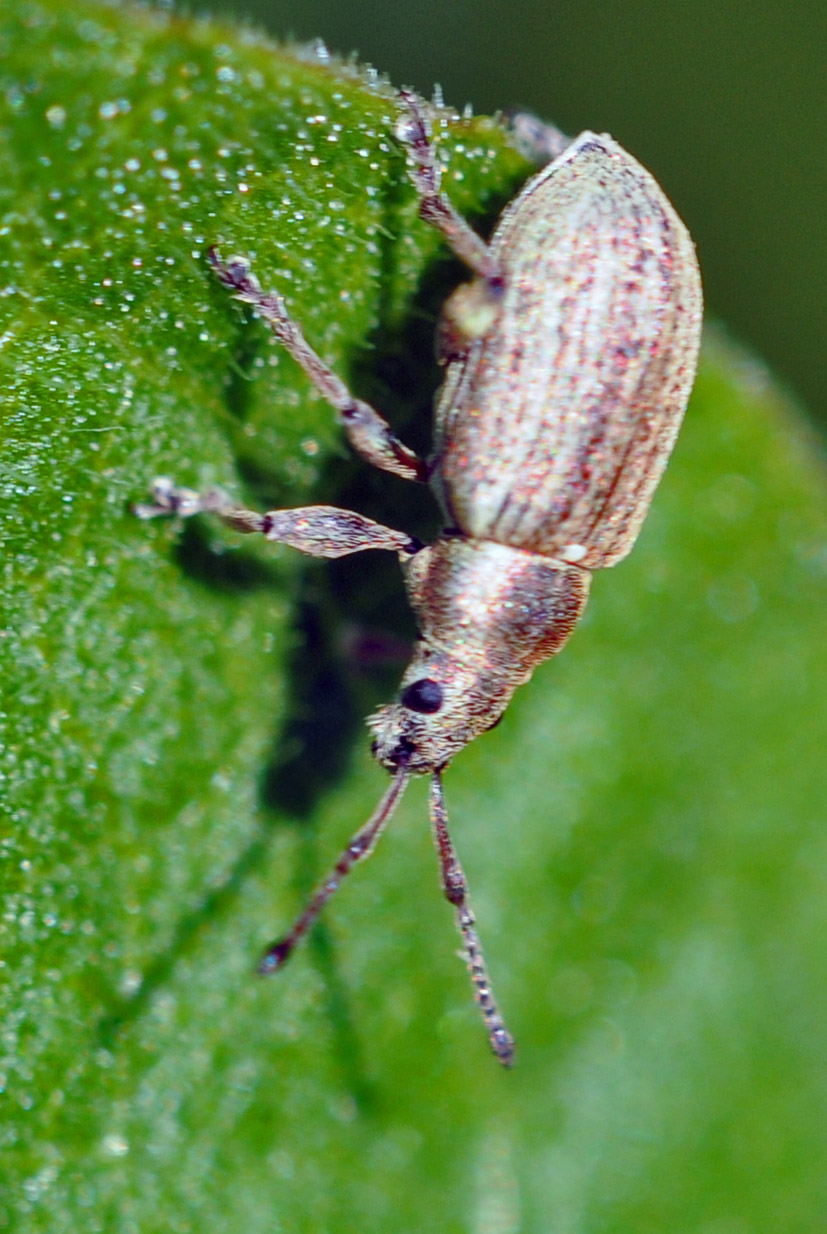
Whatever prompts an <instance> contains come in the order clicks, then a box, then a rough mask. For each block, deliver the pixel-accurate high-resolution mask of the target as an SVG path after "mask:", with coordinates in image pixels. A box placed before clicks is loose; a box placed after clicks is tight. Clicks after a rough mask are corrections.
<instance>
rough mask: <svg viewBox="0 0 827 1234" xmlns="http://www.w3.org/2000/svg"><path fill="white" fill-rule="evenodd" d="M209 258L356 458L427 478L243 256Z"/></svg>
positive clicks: (415, 477)
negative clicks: (301, 375) (312, 391)
mask: <svg viewBox="0 0 827 1234" xmlns="http://www.w3.org/2000/svg"><path fill="white" fill-rule="evenodd" d="M209 259H210V262H211V264H212V267H213V270H214V271H215V273H216V276H217V278H218V280H219V282H220V283H221V284H222V285H223V286H224V287H226V288H227V290H228V291H231V292H232V293H233V295H234V296H235V298H236V300H241V301H243V303H244V304H249V305H251V306H252V308H254V309H255V310H256V312H257V313H258V314H259V315H260V316H261V317H263V318H264V319H265V321H268V322H269V323H270V325H271V327H272V330H273V333H274V334H275V336H276V338H277V339H278V340H279V342H280V343H281V344H282V346H283V347H285V349H286V350H287V351H288V352H289V353H290V355H291V356H292V357H293V359H294V360H295V361H296V362H297V363H298V364H300V365H301V366H302V368H303V369H304V371H305V372H306V373H307V375H308V377H309V378H310V380H311V381H312V382H313V385H314V386H315V387H316V389H317V390H318V391H319V393H320V394H321V395H323V397H324V398H326V399H327V401H328V403H330V405H331V407H333V408H334V410H335V411H337V412H338V415H339V422H340V423H341V425H342V427H343V428H344V430H345V432H346V433H347V436H348V440H349V441H350V444H351V445H352V446H353V448H354V450H356V451H357V453H358V454H361V455H362V457H363V458H364V459H366V460H367V461H368V462H369V463H372V464H373V466H374V467H380V468H381V469H382V470H383V471H390V472H392V473H393V474H394V475H396V476H401V477H402V478H403V479H404V480H421V481H427V479H428V464H427V463H426V462H425V460H424V459H421V458H419V456H418V455H416V454H415V453H414V452H413V450H409V449H408V447H407V446H404V445H403V444H402V442H401V441H400V440H399V438H398V437H397V436H396V435H395V434H394V433H393V432H392V430H391V427H390V425H389V424H388V422H387V420H385V419H384V417H383V416H380V414H379V412H378V411H376V410H375V408H373V407H371V406H370V404H369V403H363V402H362V400H361V399H358V398H355V397H354V396H353V395H352V394H351V392H350V390H348V388H347V386H346V385H345V383H344V382H343V381H342V380H341V378H340V377H337V376H336V374H335V373H334V372H333V370H332V369H330V368H328V366H327V365H326V364H325V362H324V360H323V359H322V358H321V356H320V355H319V354H318V353H317V352H315V351H314V350H313V348H312V347H311V346H310V344H309V343H308V341H307V339H306V338H305V337H304V335H303V334H302V332H301V330H300V328H299V327H298V326H297V325H296V323H295V322H294V321H293V319H292V318H291V317H290V316H289V314H288V312H287V309H286V307H285V304H284V300H283V299H282V297H281V296H280V295H279V294H278V292H276V291H273V292H269V293H267V292H264V291H262V288H261V284H260V283H259V281H258V279H257V278H256V277H255V275H254V274H253V273H252V271H251V270H250V263H249V262H248V261H246V260H245V259H244V258H243V257H231V258H230V259H229V261H223V260H222V259H221V256H220V254H219V252H218V250H217V249H214V248H212V249H210V252H209Z"/></svg>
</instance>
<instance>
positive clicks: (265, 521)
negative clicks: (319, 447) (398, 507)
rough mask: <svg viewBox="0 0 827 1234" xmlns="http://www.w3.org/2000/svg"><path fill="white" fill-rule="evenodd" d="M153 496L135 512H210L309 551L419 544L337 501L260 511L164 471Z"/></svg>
mask: <svg viewBox="0 0 827 1234" xmlns="http://www.w3.org/2000/svg"><path fill="white" fill-rule="evenodd" d="M152 497H153V502H152V504H151V505H143V504H141V505H136V506H134V507H133V512H134V513H135V514H137V516H138V518H143V519H148V518H158V517H159V516H161V515H165V514H177V515H178V516H179V517H180V518H189V517H190V516H191V515H193V514H202V513H203V514H214V515H216V517H217V518H219V519H221V521H222V523H226V524H227V526H228V527H232V528H233V529H234V530H235V531H242V532H248V533H254V532H258V533H259V534H261V535H263V536H264V537H265V538H266V539H268V540H274V541H276V542H277V543H279V544H289V545H290V546H291V547H292V548H297V549H298V550H299V552H300V553H307V554H308V555H309V556H310V557H345V556H347V555H348V554H349V553H359V552H361V551H363V550H365V549H369V548H379V549H389V550H391V551H392V552H395V553H398V554H399V556H400V557H401V558H402V559H403V560H404V559H405V558H407V557H411V556H413V554H414V553H418V552H419V550H420V549H421V548H422V543H421V542H420V541H419V540H417V539H416V538H415V537H414V536H409V535H406V534H405V532H403V531H394V530H393V529H392V528H391V527H383V526H382V524H381V523H374V522H373V520H372V519H369V518H365V516H364V515H363V514H356V513H355V511H353V510H340V509H338V507H336V506H302V507H300V508H299V509H296V510H269V511H267V512H266V513H264V514H260V513H259V512H258V511H256V510H245V509H243V508H242V507H241V506H236V505H234V504H233V502H232V501H231V500H230V498H229V497H228V496H227V494H226V493H222V492H221V491H220V490H219V489H212V490H210V491H209V492H206V493H203V494H202V493H197V492H195V490H194V489H191V488H177V487H176V486H175V485H174V484H173V483H172V481H171V480H169V479H167V478H166V476H161V477H160V478H159V479H157V480H156V481H155V483H154V484H153V485H152Z"/></svg>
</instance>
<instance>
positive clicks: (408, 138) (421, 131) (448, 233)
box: [396, 90, 499, 283]
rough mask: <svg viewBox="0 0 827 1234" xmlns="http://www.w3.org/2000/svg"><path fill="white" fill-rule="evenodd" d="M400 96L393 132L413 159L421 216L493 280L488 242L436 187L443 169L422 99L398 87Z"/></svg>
mask: <svg viewBox="0 0 827 1234" xmlns="http://www.w3.org/2000/svg"><path fill="white" fill-rule="evenodd" d="M399 97H400V99H401V101H402V103H403V104H404V107H405V111H404V112H403V114H402V116H401V117H400V119H399V121H398V122H397V126H396V136H397V139H398V141H400V142H401V143H402V145H403V146H405V147H406V149H407V151H408V153H409V154H410V157H411V160H412V163H413V166H412V168H411V170H410V177H411V181H412V182H413V186H414V188H415V189H416V191H417V193H418V194H419V213H420V216H421V217H422V218H423V219H424V220H425V221H426V222H427V223H431V224H432V225H433V226H434V227H436V228H437V230H438V231H441V232H442V234H443V236H445V239H446V240H447V241H448V243H449V244H450V246H451V248H452V249H453V250H454V252H455V253H456V255H457V257H459V259H460V260H461V261H464V262H465V264H466V266H468V268H469V269H471V270H473V271H474V273H475V274H477V275H479V277H480V278H482V279H485V281H486V282H487V283H492V282H496V281H497V279H498V278H499V270H498V269H497V264H496V262H495V261H494V259H493V257H492V255H491V250H490V249H489V247H488V245H487V244H486V243H485V241H484V240H483V239H482V237H480V236H478V235H477V233H476V232H475V231H474V229H473V228H472V227H471V226H470V225H469V223H467V222H466V220H465V219H464V218H463V217H462V215H461V214H459V213H458V211H456V210H455V209H454V207H453V206H452V205H451V203H450V201H449V200H448V198H447V197H446V196H445V194H444V193H441V192H440V191H439V188H440V181H441V179H442V172H441V169H440V166H439V162H438V160H437V157H436V154H435V153H434V148H433V146H432V145H431V141H430V131H429V126H428V122H427V120H426V119H425V113H424V111H423V110H422V100H421V99H420V98H419V97H418V96H417V95H416V94H414V92H413V91H412V90H400V92H399Z"/></svg>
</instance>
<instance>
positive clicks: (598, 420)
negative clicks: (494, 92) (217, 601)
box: [136, 92, 702, 1066]
mask: <svg viewBox="0 0 827 1234" xmlns="http://www.w3.org/2000/svg"><path fill="white" fill-rule="evenodd" d="M401 104H402V114H401V118H400V121H399V124H398V126H397V136H398V138H399V140H400V141H401V142H402V144H403V145H404V146H405V148H406V150H407V152H408V161H409V174H410V177H411V180H412V181H413V184H414V186H415V188H416V190H417V193H418V195H419V198H420V214H421V216H422V217H423V218H424V219H426V220H427V221H428V222H430V223H432V224H433V225H434V226H436V227H437V228H438V229H439V230H440V231H441V232H442V233H443V235H444V236H445V238H446V239H447V240H448V242H449V243H450V245H451V247H452V248H453V250H454V251H455V253H457V254H458V255H459V256H460V257H461V258H462V259H463V261H464V262H465V263H466V265H468V266H469V267H470V268H471V270H472V271H473V273H474V276H475V277H474V279H473V280H472V281H471V282H470V283H466V284H464V285H463V286H462V287H460V288H459V289H458V291H457V292H455V293H454V294H453V295H452V296H451V297H450V299H449V301H448V303H447V305H446V306H445V311H444V314H443V322H442V325H441V329H440V334H439V346H440V352H441V358H442V360H443V361H444V363H445V364H446V366H447V367H446V372H445V381H444V385H443V387H442V391H441V393H440V395H439V399H438V403H437V409H436V433H435V449H434V452H433V456H432V457H431V458H430V459H429V460H427V461H426V460H423V459H420V458H418V457H417V456H416V455H415V454H413V453H412V452H411V451H410V450H409V449H407V447H405V446H404V445H403V444H402V443H401V442H400V441H399V440H398V439H397V438H396V437H395V436H394V434H393V433H392V432H391V429H390V427H389V425H388V424H387V422H386V421H385V420H384V419H383V418H382V417H381V416H380V415H379V413H378V412H377V411H375V410H374V409H373V408H372V407H370V406H368V405H367V404H366V403H362V402H360V401H359V400H358V399H356V398H354V397H353V395H352V394H351V393H350V392H349V391H348V389H347V388H346V386H345V385H344V384H343V382H342V381H340V380H339V378H338V377H337V376H336V375H335V374H334V373H333V372H331V370H330V369H329V368H328V367H327V366H326V365H325V364H324V362H323V361H322V360H321V359H320V357H319V356H318V355H317V354H316V353H315V352H314V351H313V350H312V349H311V347H310V346H309V344H308V343H307V342H306V340H305V338H304V336H303V334H302V332H301V330H300V329H299V327H298V326H297V325H296V324H295V323H294V322H293V321H292V320H291V319H290V317H289V316H288V314H287V311H286V309H285V306H284V302H283V300H282V299H281V297H280V296H279V295H278V294H277V293H270V294H265V293H264V292H262V290H261V287H260V285H259V283H258V281H257V280H256V279H255V277H254V276H253V275H252V273H251V272H250V269H249V266H248V264H247V263H246V262H245V261H243V260H242V259H240V258H230V260H229V261H226V262H224V261H222V259H221V258H220V257H219V255H218V254H217V253H216V252H213V253H212V254H211V260H212V264H213V268H214V270H215V273H216V275H217V277H218V278H219V280H220V281H221V282H222V283H223V284H224V286H225V287H227V288H228V289H229V290H230V291H232V292H233V294H234V295H235V297H236V298H237V299H239V300H243V301H244V302H246V303H247V304H250V305H252V306H253V307H254V308H255V309H256V310H257V311H258V313H259V314H260V315H261V316H262V317H264V318H266V319H267V321H269V323H270V325H271V326H272V329H273V332H274V333H275V335H276V338H277V339H279V341H280V342H281V343H282V345H283V346H284V347H285V348H286V349H287V351H288V352H289V353H290V354H291V355H292V356H293V358H294V359H295V360H296V361H298V363H299V364H300V365H301V366H302V367H303V368H304V369H305V370H306V372H307V374H308V375H309V377H310V379H311V381H312V382H313V384H314V385H315V386H316V387H317V388H318V389H319V390H320V391H321V393H322V394H324V396H325V397H326V398H327V400H328V401H329V402H330V403H331V404H332V406H333V407H334V408H335V410H336V412H337V413H338V416H339V419H340V421H341V423H342V425H343V427H344V429H345V431H346V433H347V435H348V438H349V440H350V443H351V445H352V446H353V447H354V448H355V449H356V450H357V451H358V452H359V453H360V454H361V455H362V456H363V457H364V458H365V459H366V460H367V461H368V462H370V463H372V464H374V466H377V467H381V468H383V469H384V470H386V471H391V472H394V473H395V474H396V475H399V476H403V477H406V478H408V479H413V480H419V481H426V482H429V483H430V484H431V486H432V488H433V491H434V493H435V494H436V497H437V499H438V501H439V503H440V506H441V508H442V511H443V513H444V518H445V530H444V532H443V534H442V535H441V536H440V537H439V539H438V540H437V541H436V543H435V544H433V545H431V546H429V547H423V546H422V545H420V544H419V543H418V542H417V541H415V540H413V539H412V538H411V537H410V536H408V535H406V534H405V533H403V532H400V531H394V530H392V529H391V528H389V527H383V526H381V525H380V524H378V523H374V522H372V521H371V520H369V519H366V518H364V517H362V516H361V515H359V514H355V513H353V512H351V511H347V510H339V509H335V508H333V507H330V506H308V507H305V508H303V509H298V510H274V511H270V512H269V513H266V514H259V513H256V512H254V511H251V510H244V509H241V508H238V507H236V506H234V505H233V504H232V503H231V502H230V501H229V500H228V499H227V498H226V497H225V496H224V495H223V494H221V493H217V492H211V493H206V494H204V495H201V496H199V495H198V494H197V493H194V492H192V491H191V490H189V489H182V488H176V487H175V486H174V485H173V484H172V483H171V482H170V481H168V480H165V479H161V480H157V481H156V482H155V485H154V487H153V496H154V502H153V504H152V505H143V506H139V507H137V508H136V509H137V513H138V514H139V515H140V516H141V517H144V518H151V517H154V516H155V515H159V514H169V513H175V514H178V515H190V514H195V513H197V512H199V511H206V512H209V513H212V514H215V515H217V516H218V517H219V518H220V519H222V520H223V521H224V522H225V523H227V524H229V525H230V526H232V527H234V528H236V529H237V530H239V531H244V532H260V533H262V534H263V535H265V536H266V537H267V538H268V539H270V540H277V541H280V542H282V543H285V544H291V545H293V546H294V547H295V548H298V549H299V550H300V551H302V552H304V553H309V554H312V555H314V556H318V557H339V556H342V555H344V554H347V553H354V552H359V551H361V550H362V549H371V548H376V549H390V550H393V551H394V552H396V553H398V555H399V557H400V559H401V562H402V566H403V570H404V572H405V582H406V587H407V590H408V595H409V598H410V601H411V604H412V606H413V608H414V610H415V612H416V616H417V618H418V623H419V628H420V631H421V634H420V637H419V640H418V643H417V645H416V648H415V651H414V655H413V659H412V661H411V664H410V665H409V667H408V669H407V670H406V672H405V674H404V676H403V678H402V682H401V685H400V690H399V696H398V698H397V700H396V701H395V702H393V703H390V704H388V705H387V706H385V707H382V708H380V709H379V711H378V712H377V713H376V714H375V715H374V716H371V718H370V719H369V721H368V724H369V726H370V729H371V730H372V733H373V752H374V754H375V756H376V758H377V759H378V760H379V762H380V763H382V765H383V766H384V767H386V768H387V769H388V771H389V772H390V773H391V776H392V780H391V784H390V786H389V788H388V789H387V791H386V793H385V795H384V797H383V798H382V800H381V801H380V803H379V805H378V806H377V808H376V811H375V812H374V814H373V815H372V817H371V818H370V819H369V820H368V822H367V823H366V824H365V825H364V826H363V827H362V828H361V829H360V830H359V831H358V832H357V833H356V835H355V836H354V837H353V839H352V840H351V842H350V844H349V845H348V847H347V848H346V849H345V851H344V852H343V853H342V855H341V857H340V858H339V860H338V862H337V863H336V865H335V867H334V868H333V870H332V871H331V873H330V875H329V876H328V878H327V879H326V880H325V881H324V882H323V883H322V884H321V886H320V887H319V888H318V889H317V891H316V892H315V894H314V895H313V897H312V898H311V900H310V901H309V903H308V905H307V907H306V908H305V910H304V912H303V913H302V914H301V916H300V917H299V918H298V919H297V920H296V922H295V923H294V925H293V927H292V929H291V930H290V932H289V933H288V934H287V935H286V936H285V937H284V939H283V940H282V941H280V942H279V943H277V944H275V945H274V946H273V947H271V948H270V949H269V950H268V951H267V952H266V953H265V955H264V958H263V959H262V961H261V964H260V970H259V971H261V972H262V973H269V972H274V971H275V970H276V969H278V968H280V967H281V965H282V964H283V963H284V961H285V960H286V959H287V957H288V956H289V955H290V953H291V952H292V950H293V948H294V947H295V945H296V943H297V942H298V941H299V939H300V938H301V937H302V936H303V935H304V934H305V933H306V932H307V930H308V929H309V927H310V926H311V925H312V923H313V922H314V920H315V919H316V917H317V915H318V913H319V912H320V910H321V908H322V907H323V906H324V904H325V903H326V902H327V900H328V899H329V898H330V896H331V895H332V894H333V892H334V891H335V890H336V889H337V888H338V886H339V884H340V882H341V880H342V878H343V876H344V875H345V874H347V873H348V872H349V870H350V869H351V868H352V867H353V865H354V864H355V863H356V862H358V861H360V860H362V858H364V857H366V856H368V855H369V853H370V852H371V851H372V849H373V847H374V845H375V843H376V841H377V839H378V838H379V835H380V833H381V831H382V829H383V828H384V826H385V824H386V822H387V821H388V819H389V818H390V816H391V814H392V813H393V810H394V809H395V807H396V805H397V803H398V801H399V799H400V797H401V796H402V793H403V791H404V789H405V786H406V784H407V782H408V780H409V778H410V776H411V775H412V774H428V775H430V776H431V822H432V826H433V831H434V839H435V843H436V847H437V852H438V855H439V861H440V869H441V875H442V885H443V890H444V892H445V895H446V896H447V898H448V899H449V901H450V902H451V903H452V904H453V905H454V906H455V909H456V916H457V924H458V927H459V930H460V932H461V934H462V938H463V943H464V949H465V955H466V959H467V964H468V968H469V971H470V975H471V981H472V984H473V988H474V994H475V996H476V999H477V1002H478V1003H479V1006H480V1008H481V1010H482V1014H483V1017H484V1019H485V1022H486V1026H487V1029H488V1037H489V1041H490V1043H491V1046H492V1048H493V1050H494V1053H495V1054H496V1056H497V1057H498V1058H499V1060H500V1062H502V1063H503V1064H505V1065H506V1066H508V1065H510V1064H511V1062H512V1061H513V1057H514V1041H513V1038H512V1037H511V1035H510V1033H509V1032H508V1030H507V1028H506V1026H505V1023H504V1021H503V1019H502V1017H501V1015H500V1013H499V1011H498V1009H497V1005H496V1002H495V1000H494V996H493V994H492V991H491V986H490V982H489V980H488V974H487V972H486V968H485V963H484V960H483V955H482V950H481V946H480V942H479V938H478V936H477V932H476V927H475V922H474V916H473V914H472V912H471V908H470V906H469V903H468V892H467V885H466V882H465V876H464V874H463V872H462V867H461V866H460V863H459V861H458V859H457V855H456V852H455V850H454V847H453V844H452V841H451V839H450V836H449V833H448V824H447V815H446V811H445V804H444V799H443V793H442V780H441V774H442V771H443V770H444V768H445V767H446V766H447V765H448V763H450V761H451V759H452V758H453V757H454V755H455V754H456V753H457V751H458V750H461V749H462V747H463V746H465V745H467V744H468V742H469V741H472V740H473V739H474V738H475V737H477V736H478V735H479V734H480V733H482V732H484V731H485V730H486V729H489V728H491V727H492V726H493V725H494V724H495V723H496V722H497V720H498V719H499V717H500V716H501V715H502V713H503V711H504V710H505V708H506V706H507V705H508V702H509V700H510V698H511V696H512V694H513V693H514V691H515V689H516V688H517V686H519V685H520V684H521V683H522V682H524V681H526V680H527V679H528V677H529V676H530V675H531V673H532V671H533V669H534V668H535V667H536V666H537V665H538V664H539V663H540V662H541V661H542V660H544V659H546V658H548V657H549V656H552V655H554V654H555V653H556V652H558V651H559V650H560V649H561V648H562V646H563V645H564V643H565V642H566V640H567V639H568V637H569V635H570V634H571V632H572V630H573V629H574V627H575V625H576V624H577V621H578V619H579V618H580V615H581V614H582V612H583V608H584V606H585V604H586V599H587V596H588V591H589V580H590V572H591V571H592V570H594V569H597V568H599V567H602V566H611V565H614V564H615V562H617V561H620V560H621V558H622V557H624V556H625V555H626V554H627V553H628V552H629V550H630V549H631V548H632V545H633V544H634V542H635V539H636V537H637V534H638V531H639V530H640V525H641V523H642V521H643V518H644V516H645V514H646V510H647V508H648V506H649V502H650V500H651V498H652V494H653V492H654V490H655V488H656V486H657V483H658V480H659V479H660V476H661V474H662V472H663V469H664V467H665V465H666V461H667V459H668V456H669V453H670V451H671V449H672V445H673V443H674V441H675V437H676V435H677V432H678V428H679V426H680V422H681V418H682V416H683V413H684V410H685V407H686V403H687V400H688V398H689V393H690V390H691V388H692V382H693V380H694V375H695V367H696V362H697V356H698V348H699V343H700V333H701V316H702V309H701V286H700V276H699V273H698V266H697V261H696V258H695V251H694V247H693V245H692V241H691V239H690V237H689V234H688V232H687V230H686V228H685V227H684V225H683V223H682V222H681V220H680V219H679V218H678V216H677V214H676V213H675V211H674V210H673V208H672V206H671V205H670V204H669V202H668V201H667V199H666V197H665V196H664V194H663V192H662V191H661V189H660V188H659V187H658V185H657V183H656V182H655V180H654V179H653V178H652V177H651V176H650V175H649V173H648V172H647V171H645V170H644V169H643V168H642V167H641V166H640V164H639V163H637V162H636V161H635V160H634V159H633V158H632V157H631V156H630V155H629V154H627V153H626V152H625V151H624V150H622V149H621V147H620V146H618V145H617V144H616V142H614V141H612V140H611V138H609V137H606V136H596V135H595V134H593V133H583V134H582V135H581V136H580V137H578V138H577V139H576V140H575V141H573V142H572V143H571V144H569V145H568V146H567V147H566V148H565V149H564V150H563V152H562V153H560V154H559V155H558V157H557V158H555V159H554V161H553V162H551V163H549V164H548V166H546V167H545V168H544V169H543V170H542V171H541V172H540V173H539V174H538V175H536V176H535V177H534V178H533V179H532V180H530V181H529V182H528V184H526V186H525V188H524V189H523V190H522V192H521V193H520V194H519V195H518V196H517V197H516V198H515V200H514V201H513V202H512V203H511V204H510V205H509V206H508V207H507V208H506V210H505V211H504V213H503V215H502V218H501V219H500V221H499V224H498V226H497V228H496V230H495V232H494V234H493V236H492V238H491V240H490V242H489V243H488V244H485V243H484V242H483V241H482V240H481V239H480V237H479V236H477V235H476V233H475V232H474V231H472V230H471V228H470V227H469V226H468V224H467V223H466V222H465V221H464V220H463V219H462V218H461V217H460V216H459V215H458V214H457V213H456V212H455V210H454V209H453V207H452V206H451V205H450V203H449V201H448V200H447V198H446V197H444V196H443V195H442V193H441V192H440V174H439V165H438V163H437V161H436V159H435V157H434V154H433V150H432V147H431V145H430V142H429V133H428V128H427V123H426V120H425V117H424V113H423V106H422V104H421V102H420V100H418V99H417V98H416V96H415V95H413V94H410V93H408V92H404V93H403V94H402V95H401Z"/></svg>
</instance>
